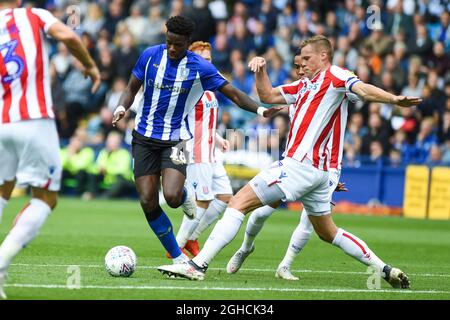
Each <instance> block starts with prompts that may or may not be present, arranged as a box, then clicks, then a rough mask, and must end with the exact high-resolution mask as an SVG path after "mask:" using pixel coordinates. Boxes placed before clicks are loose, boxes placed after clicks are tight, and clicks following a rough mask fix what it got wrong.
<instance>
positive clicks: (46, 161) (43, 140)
mask: <svg viewBox="0 0 450 320" xmlns="http://www.w3.org/2000/svg"><path fill="white" fill-rule="evenodd" d="M18 125H19V126H20V132H21V137H20V138H17V140H16V142H17V143H16V152H17V154H18V165H17V174H16V177H17V184H18V185H19V186H32V187H35V188H41V189H45V190H49V191H53V192H57V191H59V189H60V187H61V175H62V166H61V159H60V153H59V137H58V132H57V129H56V124H55V122H54V120H52V119H37V120H29V121H21V122H19V123H18Z"/></svg>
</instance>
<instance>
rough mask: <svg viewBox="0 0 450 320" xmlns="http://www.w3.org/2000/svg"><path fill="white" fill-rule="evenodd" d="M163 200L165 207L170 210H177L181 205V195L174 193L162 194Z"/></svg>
mask: <svg viewBox="0 0 450 320" xmlns="http://www.w3.org/2000/svg"><path fill="white" fill-rule="evenodd" d="M164 199H166V202H167V205H168V206H169V207H171V208H178V207H179V206H180V205H181V199H182V195H179V194H176V193H174V192H168V193H164Z"/></svg>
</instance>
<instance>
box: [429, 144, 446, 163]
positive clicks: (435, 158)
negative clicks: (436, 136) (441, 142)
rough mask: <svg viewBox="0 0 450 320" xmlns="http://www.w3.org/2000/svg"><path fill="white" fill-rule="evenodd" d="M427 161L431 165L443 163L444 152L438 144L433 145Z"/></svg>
mask: <svg viewBox="0 0 450 320" xmlns="http://www.w3.org/2000/svg"><path fill="white" fill-rule="evenodd" d="M425 163H426V164H427V165H430V166H439V165H442V152H441V148H440V147H439V146H438V145H437V144H435V145H432V146H431V149H430V154H429V155H428V157H427V160H426V162H425Z"/></svg>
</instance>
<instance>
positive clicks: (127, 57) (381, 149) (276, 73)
mask: <svg viewBox="0 0 450 320" xmlns="http://www.w3.org/2000/svg"><path fill="white" fill-rule="evenodd" d="M34 4H35V5H38V6H41V7H45V8H47V9H49V10H51V11H52V12H53V13H54V14H55V15H56V16H57V17H58V18H60V19H61V20H62V21H67V23H68V24H69V25H71V26H72V27H73V28H74V29H75V30H76V32H77V33H78V34H79V35H80V37H81V38H82V40H83V41H84V43H85V44H86V46H87V47H88V48H89V51H90V52H91V54H92V56H93V57H94V59H95V60H96V62H97V63H98V66H99V68H100V71H101V76H102V81H103V82H102V86H101V88H100V90H99V91H98V92H97V93H96V94H94V95H93V94H91V93H90V80H89V79H85V78H84V77H83V74H82V72H81V65H80V63H79V62H77V61H76V60H75V59H73V58H71V56H70V55H69V53H68V50H67V48H65V47H64V45H62V44H59V45H58V46H56V45H55V44H53V45H52V48H51V70H52V86H53V88H52V89H53V96H54V105H55V109H56V114H57V123H58V130H59V133H60V136H61V141H62V142H63V144H64V145H68V147H70V146H71V145H72V142H73V141H72V140H74V139H76V140H77V142H76V145H77V147H76V148H79V149H82V148H85V147H89V148H93V150H94V151H95V154H96V155H97V154H99V152H101V151H100V150H103V149H104V148H108V144H107V143H106V140H107V137H108V136H109V135H110V134H111V133H114V136H115V137H120V139H122V144H119V146H118V148H119V149H120V148H123V149H128V150H129V146H130V142H131V131H132V129H133V127H134V115H133V113H130V115H129V116H128V117H127V119H125V121H121V122H120V123H119V126H118V127H117V128H113V127H112V126H111V119H112V112H113V110H114V109H115V107H116V106H117V102H118V99H119V97H120V95H121V93H122V92H123V90H124V89H125V87H126V83H127V81H128V78H129V76H130V73H131V70H132V68H133V66H134V64H135V62H136V60H137V58H138V57H139V54H140V53H141V52H142V51H143V50H144V49H145V48H146V47H147V46H151V45H155V44H160V43H163V42H164V41H165V36H164V33H165V25H164V24H165V21H166V20H167V18H168V17H170V16H173V15H178V14H184V15H187V16H189V17H191V18H192V19H193V20H194V21H195V22H196V25H197V28H196V30H195V32H194V34H193V39H192V40H193V41H196V40H204V41H209V42H211V44H212V48H213V52H212V58H213V64H214V65H215V66H216V67H217V68H218V70H220V71H221V72H222V74H223V75H224V76H225V77H226V78H227V79H228V80H229V81H230V82H231V83H232V84H233V85H234V86H236V87H237V88H239V89H240V90H242V91H244V92H246V93H247V94H249V95H250V96H252V97H253V98H254V99H256V100H258V96H257V93H256V89H255V85H254V76H253V74H251V73H250V72H249V70H248V68H247V63H248V61H249V59H251V58H252V57H253V56H255V55H259V56H264V57H265V58H266V59H267V61H268V72H269V77H270V79H271V81H272V84H273V85H274V86H277V85H281V84H283V83H289V82H292V81H294V80H296V79H295V76H296V75H295V72H293V68H292V62H293V53H294V52H295V50H296V49H297V48H298V46H299V44H300V43H301V41H302V40H303V39H305V38H308V37H310V36H312V35H316V34H323V35H326V36H327V37H328V38H329V39H330V40H331V42H332V44H333V45H334V48H335V53H334V61H333V64H336V65H338V66H341V67H345V68H348V69H350V70H352V71H354V72H355V73H356V74H357V75H358V77H359V78H360V79H361V80H363V81H365V82H368V83H372V84H375V85H377V86H379V87H381V88H383V89H384V90H387V91H389V92H391V93H393V94H401V95H409V96H420V97H422V98H423V102H422V103H421V104H420V105H419V106H417V107H415V108H411V109H408V108H398V107H394V106H392V105H388V104H380V103H364V102H359V103H356V104H350V110H349V119H348V125H347V133H346V135H345V146H344V165H351V166H358V165H361V163H363V162H365V161H369V162H374V161H375V162H376V161H384V162H386V163H389V164H390V165H402V164H405V163H425V164H430V165H439V164H450V72H449V66H450V14H449V11H450V4H449V2H448V1H445V0H404V1H400V0H387V1H386V0H385V1H382V0H371V1H368V0H340V1H339V0H338V1H326V0H309V1H307V0H291V1H289V0H273V1H272V0H259V1H258V0H246V1H223V0H214V1H206V0H193V1H178V0H174V1H161V0H111V1H107V0H97V1H68V0H48V1H34ZM74 5H75V6H74ZM218 97H219V101H220V107H221V108H220V109H221V110H220V119H219V127H218V129H219V133H220V134H221V135H222V136H224V137H227V136H228V138H230V135H229V134H228V135H227V129H232V128H241V129H243V130H242V131H241V132H240V133H236V134H235V136H231V139H232V140H233V145H234V147H235V148H237V149H241V150H242V149H245V148H248V146H252V145H255V144H253V143H251V141H252V139H258V132H266V133H267V132H268V134H269V137H268V138H267V139H262V140H266V143H267V145H266V147H267V149H268V150H276V152H275V153H274V152H272V153H270V152H269V153H270V155H269V158H270V157H271V158H277V157H278V155H279V154H280V153H281V152H282V151H283V148H284V143H285V141H286V136H287V133H288V128H289V127H288V116H287V113H284V114H283V113H282V114H280V115H278V116H277V117H275V118H274V119H271V120H267V119H264V118H261V117H255V116H254V115H253V114H250V113H247V112H245V111H242V110H241V109H239V108H236V107H235V106H233V105H232V104H231V103H230V101H228V100H227V99H226V98H225V97H223V96H222V95H220V94H219V95H218ZM262 129H264V130H262ZM275 129H277V130H276V131H275ZM260 130H262V131H260ZM246 132H247V133H248V132H251V133H250V134H249V135H248V136H249V137H248V139H236V136H243V135H244V136H245V135H246ZM275 132H276V133H275ZM241 138H242V137H241ZM241 140H242V141H243V142H237V141H241ZM69 141H71V142H70V143H69ZM249 141H250V142H249ZM105 145H106V146H105ZM72 147H73V146H72ZM110 147H111V146H110ZM237 151H239V150H237ZM250 151H252V150H250ZM255 152H257V150H256V151H255ZM95 158H97V160H95ZM92 161H93V162H95V161H98V156H96V157H94V156H93V157H92ZM130 161H131V160H130ZM88 171H89V170H88ZM100 171H101V170H100ZM100 171H98V170H97V173H98V172H100ZM128 174H129V173H123V176H124V177H126V179H125V180H127V181H128V179H129V178H128V177H129V176H128ZM88 176H89V174H88ZM84 180H86V181H87V180H89V179H88V178H84ZM84 180H83V181H84ZM91 180H92V179H91ZM94 180H95V179H94ZM86 184H87V185H89V183H86ZM91 185H94V184H93V183H91ZM88 189H89V188H87V190H88ZM97 189H98V188H97ZM79 192H87V191H86V190H84V191H79ZM96 192H98V191H96V190H95V188H93V187H92V188H90V191H89V190H88V194H89V193H90V194H94V193H96Z"/></svg>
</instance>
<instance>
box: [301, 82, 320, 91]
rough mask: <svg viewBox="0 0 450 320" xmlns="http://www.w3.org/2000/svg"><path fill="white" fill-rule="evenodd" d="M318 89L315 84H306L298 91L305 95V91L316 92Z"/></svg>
mask: <svg viewBox="0 0 450 320" xmlns="http://www.w3.org/2000/svg"><path fill="white" fill-rule="evenodd" d="M318 87H319V85H318V84H317V83H308V84H307V85H306V86H304V87H303V88H302V89H301V90H300V93H305V92H306V91H314V90H317V88H318Z"/></svg>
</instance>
